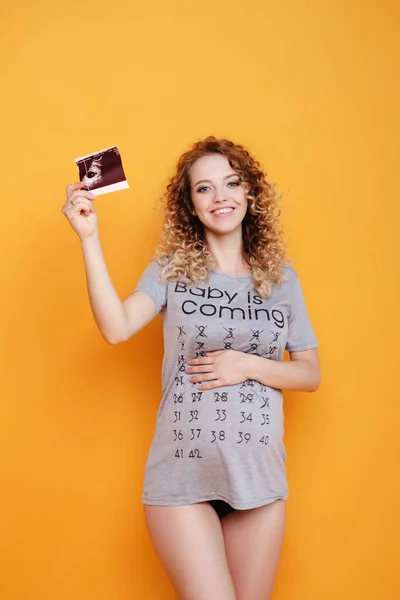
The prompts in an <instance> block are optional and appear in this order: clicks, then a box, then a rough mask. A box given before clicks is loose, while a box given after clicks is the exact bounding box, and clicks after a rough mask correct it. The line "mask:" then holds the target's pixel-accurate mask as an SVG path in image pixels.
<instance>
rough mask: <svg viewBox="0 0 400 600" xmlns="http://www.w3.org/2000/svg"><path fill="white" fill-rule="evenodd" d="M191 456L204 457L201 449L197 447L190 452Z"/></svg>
mask: <svg viewBox="0 0 400 600" xmlns="http://www.w3.org/2000/svg"><path fill="white" fill-rule="evenodd" d="M189 458H203V457H202V456H201V454H200V450H198V449H197V448H195V449H194V450H191V451H190V452H189Z"/></svg>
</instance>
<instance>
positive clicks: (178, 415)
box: [174, 410, 181, 423]
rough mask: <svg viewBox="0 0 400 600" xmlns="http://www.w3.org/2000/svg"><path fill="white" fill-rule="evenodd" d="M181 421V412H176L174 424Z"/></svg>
mask: <svg viewBox="0 0 400 600" xmlns="http://www.w3.org/2000/svg"><path fill="white" fill-rule="evenodd" d="M180 420H181V411H180V410H174V423H176V422H177V421H180Z"/></svg>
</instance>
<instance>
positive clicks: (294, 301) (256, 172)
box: [62, 137, 321, 600]
mask: <svg viewBox="0 0 400 600" xmlns="http://www.w3.org/2000/svg"><path fill="white" fill-rule="evenodd" d="M83 185H84V184H83V183H82V182H80V183H76V184H72V185H70V186H68V187H67V201H66V203H65V204H64V206H63V209H62V210H63V213H64V215H65V216H66V217H67V219H68V220H69V222H70V224H71V225H72V227H73V229H74V230H75V232H76V233H77V234H78V236H79V238H80V241H81V246H82V251H83V257H84V262H85V267H86V273H87V285H88V294H89V300H90V303H91V307H92V310H93V315H94V318H95V320H96V323H97V325H98V327H99V329H100V331H101V333H102V335H103V337H104V338H105V339H106V340H107V341H108V342H109V343H111V344H116V343H119V342H123V341H125V340H127V339H129V338H130V337H131V336H133V335H134V334H135V333H137V332H138V331H139V330H140V329H142V328H143V327H144V326H145V325H147V324H148V323H149V322H150V321H151V320H152V319H154V318H155V317H156V315H157V314H158V313H161V315H162V318H163V330H164V348H165V351H164V359H163V366H162V398H161V402H160V406H159V410H158V415H157V422H156V426H155V432H154V437H153V442H152V445H151V448H150V450H149V454H148V459H147V464H146V469H145V475H144V490H143V503H144V505H145V515H146V523H147V527H148V531H149V534H150V537H151V539H152V542H153V544H154V548H155V550H156V552H157V554H158V556H159V558H160V560H161V562H162V563H163V565H164V568H165V569H166V571H167V573H168V575H169V577H170V579H171V582H172V584H173V585H174V587H175V589H176V591H177V594H178V597H179V599H180V600H267V599H269V598H270V597H271V594H272V589H273V584H274V579H275V574H276V570H277V566H278V562H279V556H280V552H281V548H282V542H283V538H284V529H285V515H286V500H287V498H288V485H287V479H286V470H285V463H286V451H285V446H284V443H283V433H284V428H283V424H284V418H283V402H282V391H283V390H285V389H286V390H302V391H310V392H312V391H315V390H316V389H317V388H318V387H319V385H320V378H321V375H320V365H319V358H318V350H317V346H318V341H317V338H316V336H315V333H314V330H313V327H312V324H311V322H310V319H309V315H308V312H307V308H306V304H305V301H304V296H303V292H302V288H301V284H300V281H299V278H298V275H297V273H296V271H295V270H294V268H293V267H292V266H291V265H290V263H289V262H288V261H287V260H286V259H285V245H284V242H283V238H282V229H281V225H280V222H279V209H278V194H277V192H276V191H275V189H274V186H273V185H272V184H271V183H270V182H269V181H268V180H267V178H266V175H265V174H264V173H263V172H262V170H261V168H260V165H259V163H258V162H257V161H256V160H255V159H254V158H253V157H252V156H251V155H250V154H249V153H248V151H247V150H246V149H245V148H244V147H243V146H240V145H238V144H234V143H232V142H231V141H229V140H225V139H216V138H214V137H209V138H206V139H205V140H202V141H199V142H196V143H195V144H194V145H193V146H192V147H191V148H190V150H188V151H187V152H186V153H185V154H183V155H182V156H181V158H180V159H179V161H178V164H177V168H176V172H175V174H174V175H173V177H172V178H171V180H170V182H169V185H168V186H167V189H166V192H165V197H164V200H165V202H164V210H165V219H164V228H163V237H162V243H161V245H160V246H159V248H158V249H157V253H156V256H155V258H154V260H153V261H152V262H151V263H150V264H149V265H148V266H147V268H146V269H145V271H144V272H143V274H142V276H141V277H140V280H139V282H138V283H137V285H136V287H135V289H134V291H133V292H132V293H131V294H130V295H129V296H128V298H126V299H125V300H124V301H121V300H120V299H119V297H118V295H117V293H116V291H115V289H114V286H113V284H112V282H111V279H110V276H109V274H108V270H107V267H106V264H105V261H104V258H103V254H102V250H101V245H100V241H99V234H98V227H97V215H96V213H95V210H94V206H93V199H94V198H95V196H93V195H92V194H91V193H90V192H87V191H83V190H82V189H81V188H82V187H83ZM285 349H287V350H288V352H289V356H290V361H284V360H283V356H284V350H285Z"/></svg>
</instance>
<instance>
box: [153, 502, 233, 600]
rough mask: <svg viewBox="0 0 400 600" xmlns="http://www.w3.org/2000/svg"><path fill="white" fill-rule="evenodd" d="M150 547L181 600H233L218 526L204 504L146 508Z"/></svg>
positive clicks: (218, 522) (214, 514) (216, 518)
mask: <svg viewBox="0 0 400 600" xmlns="http://www.w3.org/2000/svg"><path fill="white" fill-rule="evenodd" d="M145 515H146V523H147V529H148V531H149V534H150V538H151V540H152V542H153V546H154V548H155V550H156V552H157V555H158V557H159V558H160V560H161V562H162V564H163V565H164V568H165V570H166V572H167V574H168V576H169V578H170V580H171V582H172V584H173V586H174V587H175V589H176V591H177V593H178V596H179V598H180V600H210V599H211V598H218V600H236V596H235V591H234V587H233V583H232V578H231V575H230V572H229V567H228V564H227V560H226V553H225V545H224V538H223V535H222V528H221V522H220V520H219V518H218V516H217V514H216V512H215V510H214V509H213V508H212V507H211V506H210V505H209V504H208V503H207V502H201V503H199V504H191V505H187V506H148V505H147V506H146V507H145Z"/></svg>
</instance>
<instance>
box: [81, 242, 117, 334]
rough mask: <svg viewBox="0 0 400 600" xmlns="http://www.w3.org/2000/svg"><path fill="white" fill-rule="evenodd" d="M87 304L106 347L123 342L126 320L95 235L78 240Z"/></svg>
mask: <svg viewBox="0 0 400 600" xmlns="http://www.w3.org/2000/svg"><path fill="white" fill-rule="evenodd" d="M81 248H82V253H83V258H84V263H85V269H86V283H87V290H88V295H89V302H90V306H91V308H92V312H93V316H94V318H95V321H96V323H97V326H98V328H99V330H100V332H101V334H102V336H103V337H104V339H105V340H106V341H107V342H108V343H110V344H115V343H118V342H119V341H121V340H123V339H126V335H127V334H126V332H127V316H126V312H125V310H124V307H123V305H122V302H121V300H120V298H119V296H118V294H117V292H116V290H115V288H114V285H113V283H112V281H111V278H110V275H109V272H108V269H107V266H106V263H105V260H104V256H103V251H102V249H101V244H100V239H99V236H98V234H95V235H93V236H91V237H89V238H86V239H84V240H82V242H81Z"/></svg>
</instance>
